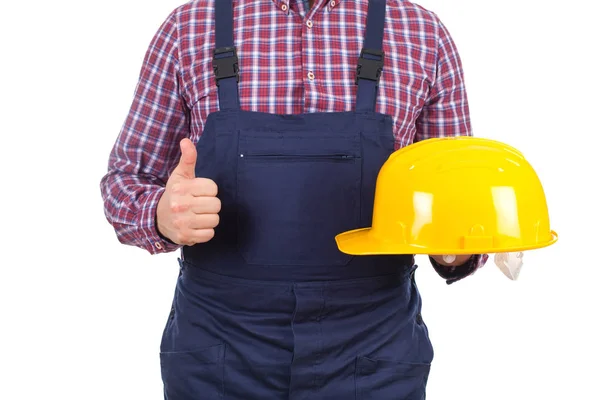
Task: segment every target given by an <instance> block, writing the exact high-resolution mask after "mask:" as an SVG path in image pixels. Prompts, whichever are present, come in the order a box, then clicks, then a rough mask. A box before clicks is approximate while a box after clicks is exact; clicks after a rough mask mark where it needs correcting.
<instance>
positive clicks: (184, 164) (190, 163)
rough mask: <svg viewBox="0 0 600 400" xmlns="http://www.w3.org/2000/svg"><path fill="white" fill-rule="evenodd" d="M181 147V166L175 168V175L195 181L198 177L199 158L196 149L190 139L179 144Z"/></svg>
mask: <svg viewBox="0 0 600 400" xmlns="http://www.w3.org/2000/svg"><path fill="white" fill-rule="evenodd" d="M179 147H180V148H181V158H180V159H179V164H177V167H175V170H174V171H173V174H176V175H179V176H181V177H184V178H188V179H194V178H195V177H196V172H195V168H196V158H197V156H198V153H197V152H196V147H195V146H194V144H193V143H192V141H191V140H190V139H188V138H185V139H182V140H181V142H179Z"/></svg>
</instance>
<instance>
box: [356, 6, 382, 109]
mask: <svg viewBox="0 0 600 400" xmlns="http://www.w3.org/2000/svg"><path fill="white" fill-rule="evenodd" d="M385 2H386V0H369V11H368V12H367V27H366V30H365V40H364V43H363V48H362V50H361V52H360V57H359V59H358V66H357V67H356V81H355V82H356V84H357V85H358V88H357V91H356V111H375V104H376V101H377V87H378V85H379V78H380V76H381V72H382V71H383V61H384V53H383V27H384V24H385V6H386V4H385Z"/></svg>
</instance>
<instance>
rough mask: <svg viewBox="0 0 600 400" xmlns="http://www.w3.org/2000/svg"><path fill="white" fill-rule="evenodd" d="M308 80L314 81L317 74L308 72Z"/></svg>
mask: <svg viewBox="0 0 600 400" xmlns="http://www.w3.org/2000/svg"><path fill="white" fill-rule="evenodd" d="M308 80H310V81H314V80H315V74H313V73H312V72H309V73H308Z"/></svg>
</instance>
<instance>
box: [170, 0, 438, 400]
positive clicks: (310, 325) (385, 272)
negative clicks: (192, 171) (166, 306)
mask: <svg viewBox="0 0 600 400" xmlns="http://www.w3.org/2000/svg"><path fill="white" fill-rule="evenodd" d="M384 16H385V1H384V0H371V1H370V4H369V13H368V18H367V28H366V29H367V30H366V35H365V42H364V48H363V51H362V53H361V55H360V57H359V61H358V63H359V68H358V69H357V70H358V71H357V84H358V91H357V99H356V111H354V112H333V113H312V114H302V115H274V114H265V113H259V112H248V111H242V110H241V109H240V105H239V97H238V69H237V55H236V52H235V48H234V41H233V9H232V4H231V0H225V1H223V0H218V1H216V9H215V18H216V20H215V21H216V22H215V23H216V50H215V60H214V66H215V74H216V79H217V84H218V91H219V92H218V93H219V102H220V110H219V111H218V112H215V113H213V114H211V115H209V116H208V118H207V121H206V127H205V130H204V132H203V134H202V136H201V138H200V139H199V142H198V143H197V151H198V161H197V165H196V176H198V177H206V178H210V179H213V180H214V181H215V182H216V183H217V185H218V187H219V198H220V199H221V202H222V211H221V213H220V217H221V218H220V221H221V222H220V224H219V226H218V227H217V229H216V232H215V237H214V238H213V240H211V241H210V242H208V243H204V244H198V245H195V246H190V247H185V248H184V249H183V251H182V259H180V266H181V272H180V275H179V278H178V281H177V288H176V292H175V297H174V301H173V308H172V312H171V314H170V316H169V319H168V322H167V325H166V327H165V330H164V334H163V339H162V343H161V370H162V379H163V382H164V392H165V399H168V400H200V399H201V400H210V399H236V400H237V399H239V400H253V399H257V400H259V399H260V400H277V399H290V400H300V399H311V400H315V399H344V400H351V399H357V400H385V399H401V400H417V399H418V400H422V399H425V386H426V382H427V377H428V375H429V366H430V363H431V361H432V359H433V349H432V346H431V343H430V341H429V336H428V332H427V328H426V326H425V324H424V323H423V320H422V319H421V316H420V309H421V299H420V295H419V292H418V290H417V288H416V285H415V282H414V270H415V268H416V266H414V265H413V257H412V256H373V257H371V256H367V257H352V256H349V255H346V254H343V253H341V252H339V251H338V249H337V247H336V244H335V240H334V237H335V235H336V234H338V233H340V232H344V231H346V230H349V229H354V228H358V227H365V226H369V225H370V223H371V218H372V208H373V199H374V193H375V181H376V178H377V174H378V172H379V169H380V168H381V166H382V165H383V163H384V162H385V160H386V159H387V157H388V156H389V155H390V154H391V153H392V152H393V151H394V138H393V131H392V119H391V117H390V116H387V115H383V114H379V113H376V112H375V100H376V94H377V82H378V78H379V74H380V72H381V68H382V66H383V53H382V52H381V49H382V41H383V26H384ZM357 56H358V55H357ZM399 184H401V182H399Z"/></svg>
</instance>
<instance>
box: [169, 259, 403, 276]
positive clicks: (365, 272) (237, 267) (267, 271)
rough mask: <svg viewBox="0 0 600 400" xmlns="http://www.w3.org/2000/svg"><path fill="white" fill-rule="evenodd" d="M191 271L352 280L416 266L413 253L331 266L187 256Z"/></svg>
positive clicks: (231, 274)
mask: <svg viewBox="0 0 600 400" xmlns="http://www.w3.org/2000/svg"><path fill="white" fill-rule="evenodd" d="M181 262H182V263H184V264H185V265H186V266H187V269H188V270H189V273H190V274H192V275H193V274H194V273H195V271H197V272H198V273H202V272H203V271H206V272H210V273H213V274H217V275H222V276H227V277H231V278H240V279H251V280H260V281H281V282H319V281H343V280H349V279H360V278H373V277H378V276H385V275H392V274H399V273H400V274H401V273H404V272H406V271H408V272H409V273H410V272H411V271H412V269H414V258H413V257H412V256H377V257H375V258H373V257H369V258H368V259H367V258H363V259H354V260H352V261H351V262H350V263H348V264H347V265H345V266H327V265H315V266H312V265H310V266H305V265H289V266H282V265H277V266H270V265H249V264H240V263H234V262H229V263H228V262H227V261H226V260H221V262H218V263H215V262H205V261H200V260H195V259H193V258H190V257H188V258H184V257H183V256H182V259H181Z"/></svg>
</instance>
